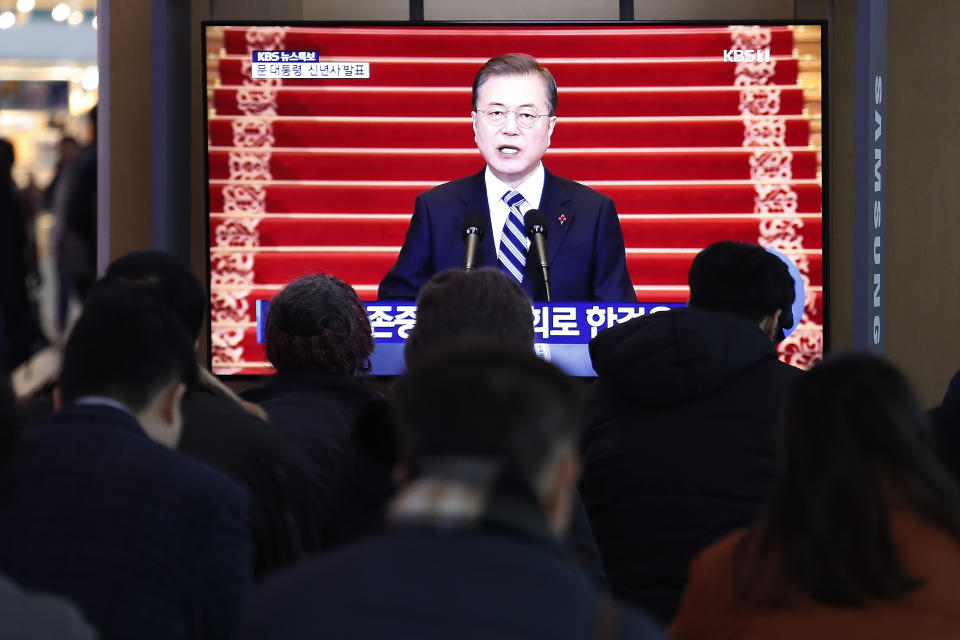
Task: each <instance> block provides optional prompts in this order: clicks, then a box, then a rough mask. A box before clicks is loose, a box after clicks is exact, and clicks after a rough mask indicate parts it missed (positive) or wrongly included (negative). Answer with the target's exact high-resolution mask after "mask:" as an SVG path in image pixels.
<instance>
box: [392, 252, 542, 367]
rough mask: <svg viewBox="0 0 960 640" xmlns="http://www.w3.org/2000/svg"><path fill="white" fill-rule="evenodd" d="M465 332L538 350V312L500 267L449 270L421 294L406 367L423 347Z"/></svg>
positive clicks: (406, 351) (407, 347)
mask: <svg viewBox="0 0 960 640" xmlns="http://www.w3.org/2000/svg"><path fill="white" fill-rule="evenodd" d="M464 334H472V335H477V334H480V335H486V336H496V337H497V338H498V339H499V340H501V341H502V343H503V344H515V345H517V346H521V347H526V348H528V349H531V350H532V349H533V344H534V333H533V312H532V310H531V306H530V298H529V297H528V296H527V294H526V293H524V291H523V289H521V288H520V285H519V284H517V282H516V281H515V280H513V279H511V278H510V277H509V276H507V275H506V274H504V273H503V272H502V271H500V270H499V269H494V268H492V267H482V268H479V269H473V270H470V271H465V270H463V269H448V270H446V271H441V272H440V273H437V274H435V275H434V276H433V277H432V278H430V280H428V281H427V283H426V284H425V285H423V288H422V289H420V295H419V296H417V322H416V324H415V325H414V326H413V329H411V330H410V337H408V338H407V342H406V344H405V345H404V347H403V359H404V360H405V361H406V363H407V366H412V365H413V364H415V362H416V360H417V358H418V357H420V356H421V354H422V353H423V352H424V351H427V350H430V349H435V348H437V347H439V346H442V345H443V344H444V343H446V342H450V341H452V340H457V339H458V338H462V337H463V335H464Z"/></svg>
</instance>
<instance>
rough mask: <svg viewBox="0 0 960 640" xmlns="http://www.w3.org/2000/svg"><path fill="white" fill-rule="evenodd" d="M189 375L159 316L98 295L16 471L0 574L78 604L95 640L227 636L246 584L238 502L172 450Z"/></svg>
mask: <svg viewBox="0 0 960 640" xmlns="http://www.w3.org/2000/svg"><path fill="white" fill-rule="evenodd" d="M196 371H197V364H196V360H195V356H194V352H193V345H192V342H191V340H190V338H189V337H188V336H187V333H186V331H185V329H184V328H183V326H182V325H181V324H180V322H179V321H178V320H177V319H176V318H175V317H174V316H173V315H172V314H171V313H170V312H169V311H168V310H167V309H165V308H164V307H163V306H161V305H159V304H157V303H156V302H154V301H153V300H150V299H149V298H147V297H146V296H143V295H142V293H141V292H140V291H138V290H137V289H136V288H135V287H130V286H127V285H120V284H117V283H102V284H99V285H96V286H95V287H94V289H92V290H91V292H90V295H89V298H88V300H87V303H86V305H85V307H84V311H83V314H82V315H81V317H80V319H79V320H78V321H77V323H76V325H75V326H74V328H73V331H72V332H71V334H70V337H69V338H68V340H67V343H66V347H65V351H64V356H63V369H62V373H61V376H60V395H61V398H62V401H63V403H64V405H65V407H64V408H63V409H62V410H61V411H59V412H58V413H57V414H55V415H54V416H53V417H51V418H50V419H49V420H47V421H46V422H43V423H40V424H36V425H33V426H31V427H30V428H29V429H27V430H25V432H24V434H23V436H22V438H21V441H20V443H19V445H18V449H17V453H16V457H15V459H14V461H13V464H12V465H11V474H12V483H11V485H10V490H9V491H7V492H6V493H5V495H4V498H5V499H4V500H2V502H0V571H2V572H3V573H5V574H6V575H8V576H10V577H11V578H13V579H15V580H17V581H18V582H19V583H20V584H22V585H23V586H24V587H26V588H30V589H42V590H45V591H50V592H52V593H57V594H59V595H62V596H65V597H67V598H69V599H70V600H72V601H74V602H76V603H77V604H78V605H79V606H80V608H81V609H82V610H83V612H84V614H85V615H86V616H87V617H88V618H89V620H90V621H91V622H92V623H93V624H94V625H96V626H97V628H98V629H99V631H100V633H101V634H102V637H103V638H138V639H150V638H157V639H158V640H159V639H160V638H163V639H164V640H171V639H178V638H183V639H187V638H229V637H231V633H232V632H233V628H234V625H235V623H236V620H237V617H238V615H239V613H240V610H241V606H242V604H243V602H244V599H245V598H246V595H247V591H248V589H249V586H250V584H251V567H252V565H253V557H252V548H251V541H250V534H249V532H248V524H247V500H246V496H245V495H244V491H243V490H242V489H241V488H240V487H238V486H237V485H235V484H234V483H233V482H232V481H230V480H228V479H227V478H226V477H224V476H222V475H221V474H220V473H219V472H217V471H215V470H213V469H210V468H209V467H207V466H206V465H204V464H201V463H199V462H197V461H195V460H191V459H189V458H187V457H186V456H182V455H180V454H178V453H176V452H174V451H170V449H172V448H174V447H175V446H176V444H177V440H178V438H179V435H180V429H181V424H182V420H181V409H180V401H181V398H182V397H183V394H184V392H185V390H186V387H187V386H188V385H190V384H191V383H192V382H193V380H194V378H195V377H196V375H197V373H196ZM51 523H55V525H52V524H51Z"/></svg>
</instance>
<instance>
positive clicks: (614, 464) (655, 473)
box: [580, 309, 801, 622]
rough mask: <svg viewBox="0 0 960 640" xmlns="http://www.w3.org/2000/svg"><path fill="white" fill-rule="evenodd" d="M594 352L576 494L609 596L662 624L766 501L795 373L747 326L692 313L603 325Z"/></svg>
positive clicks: (735, 319) (739, 319)
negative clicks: (691, 581) (691, 580)
mask: <svg viewBox="0 0 960 640" xmlns="http://www.w3.org/2000/svg"><path fill="white" fill-rule="evenodd" d="M590 356H591V358H592V360H593V366H594V369H595V370H596V371H597V374H598V376H599V377H598V381H597V382H596V383H595V384H594V385H593V387H591V389H590V391H589V392H588V394H587V397H586V400H585V403H584V405H585V410H584V411H585V430H584V434H583V440H582V443H581V453H582V454H583V462H584V473H583V478H582V481H581V486H580V489H581V493H582V495H583V499H584V502H585V504H586V507H587V511H588V513H589V515H590V520H591V523H592V524H593V528H594V532H595V534H596V537H597V541H598V543H599V545H600V551H601V553H602V555H603V559H604V565H605V568H606V571H607V576H608V579H609V580H610V584H611V588H612V591H613V593H614V595H615V596H618V597H621V598H623V599H626V600H628V601H630V602H633V603H635V604H637V605H639V606H641V607H643V608H645V609H647V610H649V611H650V612H652V613H654V614H655V615H657V616H658V617H660V618H661V619H662V620H663V621H664V622H667V621H669V620H671V619H672V618H673V616H674V614H675V613H676V608H677V605H678V604H679V601H680V596H681V594H682V591H683V588H684V585H685V584H686V580H687V565H688V563H689V562H690V560H691V559H692V558H693V556H694V555H695V554H696V553H697V552H698V551H700V550H701V549H702V548H703V547H704V546H706V545H707V544H709V543H711V542H713V541H715V540H717V539H719V538H720V537H721V536H723V535H724V534H726V533H728V532H729V531H731V530H733V529H736V528H738V527H741V526H744V525H746V524H748V523H750V522H751V521H752V520H753V519H754V518H755V517H756V515H757V512H758V510H759V508H760V507H761V505H762V504H763V502H764V500H765V498H766V496H767V493H768V490H769V488H770V485H771V480H772V478H773V471H774V451H775V448H776V441H777V435H776V422H777V416H778V412H779V410H780V407H781V406H782V404H783V402H784V401H785V399H786V395H787V393H788V392H789V389H790V387H791V386H792V383H793V382H794V381H795V380H796V378H797V377H798V376H799V375H801V371H800V370H799V369H797V368H795V367H791V366H790V365H787V364H784V363H783V362H780V361H779V360H778V359H777V351H776V348H775V346H774V344H773V343H772V342H771V341H770V339H769V338H767V336H766V335H764V333H763V332H762V331H761V330H760V329H759V327H758V326H757V324H756V323H754V322H752V321H751V320H750V319H748V318H745V317H743V316H738V315H734V314H729V313H723V312H716V311H703V310H698V309H675V310H671V311H663V312H659V313H655V314H651V315H647V316H642V317H640V318H636V319H634V320H631V321H630V322H627V323H624V324H622V325H618V326H615V327H612V328H610V329H607V330H605V331H603V332H602V333H601V334H599V335H598V336H597V337H596V338H594V339H593V340H592V341H591V343H590Z"/></svg>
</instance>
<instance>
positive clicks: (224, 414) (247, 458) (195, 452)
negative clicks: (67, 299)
mask: <svg viewBox="0 0 960 640" xmlns="http://www.w3.org/2000/svg"><path fill="white" fill-rule="evenodd" d="M104 279H105V281H108V282H114V281H116V282H123V283H126V284H129V285H133V286H136V287H137V288H138V289H139V290H140V291H141V292H142V293H143V294H144V295H148V296H150V297H151V298H152V299H153V300H154V301H156V302H157V303H159V304H161V305H163V306H164V307H166V308H167V309H168V310H169V311H170V312H171V313H173V314H174V315H175V316H176V317H177V319H179V320H180V322H181V323H182V324H183V327H184V328H185V329H186V330H187V334H188V335H189V336H190V338H191V339H192V340H193V341H194V342H196V341H197V339H198V338H199V336H200V329H201V328H202V327H203V321H204V319H205V318H206V316H207V294H206V292H205V291H204V288H203V284H201V282H200V280H198V279H197V277H196V276H195V275H193V274H192V273H190V270H189V269H187V268H186V267H185V266H184V265H183V264H181V263H180V261H179V260H178V259H177V258H176V257H175V256H173V255H171V254H169V253H164V252H162V251H134V252H132V253H128V254H126V255H124V256H121V257H119V258H117V259H116V260H114V261H113V262H112V263H110V266H108V267H107V273H106V275H105V277H104ZM182 408H183V433H182V434H181V436H180V442H179V443H178V444H177V450H178V451H182V452H183V453H186V454H188V455H190V456H193V457H194V458H197V459H198V460H202V461H203V462H206V463H207V464H209V465H210V466H212V467H215V468H216V469H218V470H220V471H222V472H223V473H224V474H226V475H228V476H229V477H230V478H232V479H233V480H234V481H236V482H237V483H238V484H240V485H241V486H242V487H243V488H244V489H246V490H247V493H248V495H249V497H250V528H251V533H252V534H253V539H254V542H255V545H256V560H255V563H256V564H255V566H254V576H255V577H257V578H260V577H262V576H263V575H265V574H266V573H268V572H270V571H274V570H276V569H279V568H281V567H284V566H286V565H290V564H294V563H296V562H297V561H299V560H300V559H302V558H303V557H304V552H305V550H313V549H317V548H319V546H320V540H321V536H322V531H321V527H320V519H319V517H318V516H319V512H320V511H321V510H320V508H319V505H318V504H317V502H316V500H315V498H314V496H313V492H312V485H311V482H310V478H309V476H308V475H307V473H306V471H305V470H304V469H303V468H302V467H301V465H300V464H299V463H298V461H297V460H296V459H295V458H294V455H293V453H292V452H291V451H290V450H289V449H288V448H287V445H286V444H285V443H284V442H283V441H282V440H281V439H280V437H279V436H278V435H277V434H276V433H275V432H274V430H273V429H272V428H271V426H270V424H269V423H267V422H266V420H265V417H266V413H264V412H263V410H262V409H260V408H259V407H258V406H257V405H255V404H253V403H249V402H245V401H243V400H241V399H240V398H238V397H237V396H236V395H234V394H233V392H231V391H230V390H229V389H227V388H226V387H225V386H224V385H223V384H221V383H220V382H219V381H218V380H217V378H215V377H214V376H213V375H211V374H210V373H209V372H208V371H207V370H206V369H201V370H200V375H199V376H198V377H197V379H196V380H195V381H194V382H193V383H192V384H190V386H189V387H188V388H187V391H186V393H185V394H184V398H183V405H182Z"/></svg>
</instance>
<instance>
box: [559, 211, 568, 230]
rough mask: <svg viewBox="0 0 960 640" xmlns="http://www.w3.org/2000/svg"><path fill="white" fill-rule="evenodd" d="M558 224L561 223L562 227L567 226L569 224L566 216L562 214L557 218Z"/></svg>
mask: <svg viewBox="0 0 960 640" xmlns="http://www.w3.org/2000/svg"><path fill="white" fill-rule="evenodd" d="M557 222H559V223H560V226H561V227H562V226H563V225H565V224H566V223H567V216H565V215H563V214H562V213H561V214H560V217H559V218H557Z"/></svg>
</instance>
